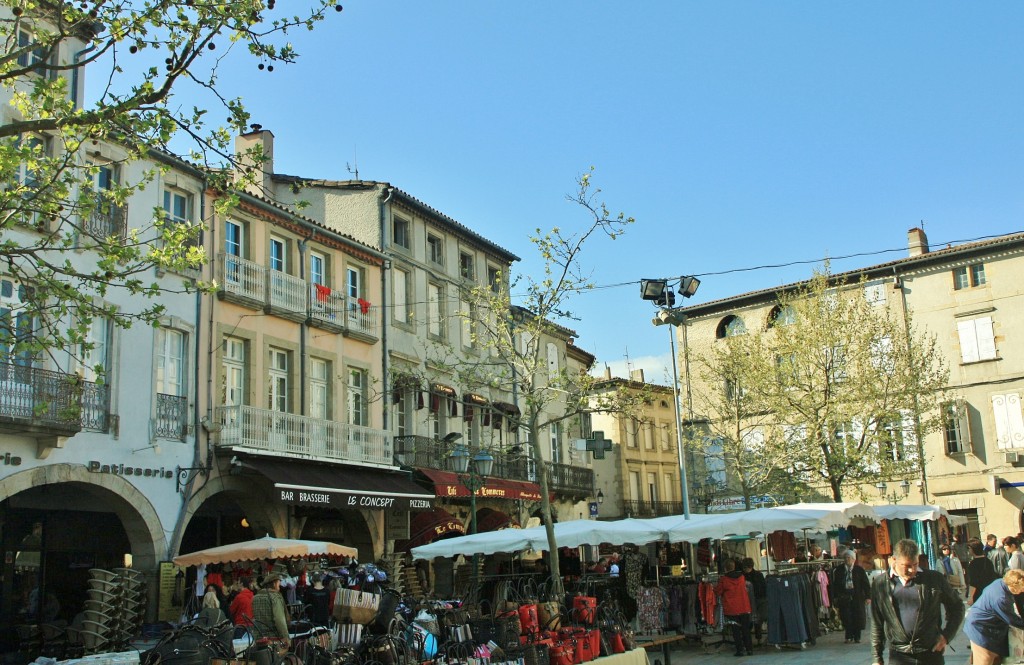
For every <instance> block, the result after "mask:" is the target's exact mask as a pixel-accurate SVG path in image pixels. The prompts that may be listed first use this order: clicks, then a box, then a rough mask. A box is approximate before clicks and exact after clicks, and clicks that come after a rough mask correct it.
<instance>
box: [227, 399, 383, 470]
mask: <svg viewBox="0 0 1024 665" xmlns="http://www.w3.org/2000/svg"><path fill="white" fill-rule="evenodd" d="M217 422H218V423H220V428H221V429H220V441H219V442H218V446H220V447H226V448H247V449H252V450H258V451H263V452H270V453H278V454H282V455H290V456H295V457H306V458H318V459H331V460H337V461H341V462H349V463H357V464H375V465H386V466H391V465H393V464H394V461H393V449H392V445H391V438H390V437H389V436H388V434H387V432H384V431H383V430H377V429H372V428H369V427H361V426H359V425H349V424H347V423H339V422H334V421H331V420H323V419H320V418H311V417H309V416H299V415H295V414H291V413H281V412H279V411H271V410H270V409H259V408H256V407H252V406H222V407H219V408H218V409H217Z"/></svg>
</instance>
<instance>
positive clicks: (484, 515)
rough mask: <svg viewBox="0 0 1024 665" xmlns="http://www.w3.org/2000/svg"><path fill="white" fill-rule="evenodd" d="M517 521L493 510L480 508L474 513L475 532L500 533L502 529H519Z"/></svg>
mask: <svg viewBox="0 0 1024 665" xmlns="http://www.w3.org/2000/svg"><path fill="white" fill-rule="evenodd" d="M521 528H522V527H520V526H519V521H518V520H517V519H516V518H514V517H510V516H508V515H506V514H505V513H503V512H501V511H500V510H495V509H494V508H486V507H484V508H481V509H480V510H478V511H476V531H477V533H484V532H485V531H501V530H502V529H521Z"/></svg>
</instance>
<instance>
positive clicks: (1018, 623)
mask: <svg viewBox="0 0 1024 665" xmlns="http://www.w3.org/2000/svg"><path fill="white" fill-rule="evenodd" d="M1021 594H1024V570H1019V569H1016V568H1014V569H1012V570H1009V571H1007V572H1006V574H1005V575H1003V579H1001V580H998V581H996V582H993V583H992V584H990V585H988V587H987V588H986V589H985V591H984V593H982V594H981V597H980V598H979V599H978V602H976V603H974V605H973V606H972V607H971V609H970V610H969V611H968V612H967V621H966V622H965V623H964V634H965V635H967V637H968V638H969V639H970V640H971V662H972V663H973V665H999V663H1002V662H1003V659H1004V658H1006V657H1007V656H1009V655H1010V644H1009V634H1010V626H1013V627H1015V628H1024V619H1022V618H1021V616H1020V615H1019V614H1017V611H1016V606H1015V601H1016V599H1015V598H1014V597H1015V596H1016V597H1018V598H1019V597H1020V596H1021Z"/></svg>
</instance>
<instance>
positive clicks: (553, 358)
mask: <svg viewBox="0 0 1024 665" xmlns="http://www.w3.org/2000/svg"><path fill="white" fill-rule="evenodd" d="M547 354H548V382H549V383H551V382H555V381H558V376H559V369H558V346H557V345H555V344H552V343H551V342H548V345H547Z"/></svg>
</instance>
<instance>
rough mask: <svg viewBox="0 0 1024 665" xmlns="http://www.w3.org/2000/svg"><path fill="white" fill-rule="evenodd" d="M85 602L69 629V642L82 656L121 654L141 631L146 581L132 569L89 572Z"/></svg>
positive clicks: (97, 569)
mask: <svg viewBox="0 0 1024 665" xmlns="http://www.w3.org/2000/svg"><path fill="white" fill-rule="evenodd" d="M87 598H88V600H86V601H85V608H84V611H83V612H82V618H81V621H76V622H75V624H74V625H73V626H72V627H69V628H68V642H69V644H72V645H76V646H77V647H79V648H80V650H81V652H82V654H83V655H89V654H95V653H105V652H108V651H121V650H124V649H126V648H127V647H128V643H129V641H130V640H131V638H132V637H133V636H134V635H136V634H138V633H139V632H140V631H141V629H142V619H143V613H144V612H145V608H146V580H145V578H144V576H143V575H142V573H140V572H139V571H137V570H133V569H131V568H115V569H114V570H103V569H100V568H93V569H91V570H90V571H89V589H88V591H87Z"/></svg>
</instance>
